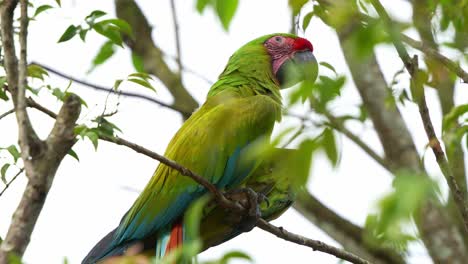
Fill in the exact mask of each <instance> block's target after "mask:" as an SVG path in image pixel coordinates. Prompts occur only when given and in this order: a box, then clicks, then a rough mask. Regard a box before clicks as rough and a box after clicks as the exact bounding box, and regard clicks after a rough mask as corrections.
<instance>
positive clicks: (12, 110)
mask: <svg viewBox="0 0 468 264" xmlns="http://www.w3.org/2000/svg"><path fill="white" fill-rule="evenodd" d="M14 112H15V109H14V108H13V109H10V110H8V111H6V112H5V113H3V114H1V115H0V120H2V119H3V118H4V117H6V116H8V115H10V114H13V113H14Z"/></svg>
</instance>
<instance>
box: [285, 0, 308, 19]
mask: <svg viewBox="0 0 468 264" xmlns="http://www.w3.org/2000/svg"><path fill="white" fill-rule="evenodd" d="M307 2H308V0H289V7H291V9H292V11H293V16H296V15H297V14H299V12H300V11H301V9H302V7H303V6H304V5H305V4H306V3H307Z"/></svg>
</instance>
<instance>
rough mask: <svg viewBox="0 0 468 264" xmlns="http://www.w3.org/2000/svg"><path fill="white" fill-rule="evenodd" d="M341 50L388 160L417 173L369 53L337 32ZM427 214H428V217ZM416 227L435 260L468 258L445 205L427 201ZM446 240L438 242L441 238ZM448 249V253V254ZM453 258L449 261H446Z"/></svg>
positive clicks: (395, 111) (401, 126) (399, 121)
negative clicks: (357, 52) (355, 47)
mask: <svg viewBox="0 0 468 264" xmlns="http://www.w3.org/2000/svg"><path fill="white" fill-rule="evenodd" d="M338 36H339V39H340V43H341V47H342V49H343V54H344V56H345V59H346V62H347V64H348V66H349V69H350V71H351V75H352V76H353V80H354V83H355V84H356V87H357V88H358V91H359V93H360V95H361V97H362V100H363V102H364V105H365V106H366V108H367V110H368V112H369V116H370V118H371V120H372V122H373V123H374V127H375V130H376V132H377V134H378V136H379V138H380V141H381V143H382V146H383V148H384V152H385V155H386V158H387V160H388V161H389V162H390V164H391V166H392V168H394V169H395V170H409V171H413V172H415V173H417V174H420V173H421V172H422V171H423V169H422V167H421V163H420V160H419V154H418V153H417V151H416V148H415V146H414V143H413V139H412V138H411V134H410V133H409V131H408V128H407V126H406V124H405V122H404V120H403V118H402V116H401V113H400V112H399V110H398V108H397V107H396V106H392V107H389V106H388V104H386V98H387V96H388V95H390V94H391V91H390V89H389V88H388V86H387V84H386V82H385V79H384V78H383V74H382V72H381V70H380V67H379V65H378V63H377V60H376V58H375V54H374V53H372V54H371V55H370V56H368V57H365V58H363V57H361V58H360V57H357V56H355V55H354V54H355V51H354V50H353V47H352V45H350V43H349V42H348V39H347V38H346V35H344V34H340V32H338ZM429 216H430V217H429ZM419 219H420V221H419V222H418V228H419V231H420V233H421V237H422V239H423V241H424V243H425V245H426V247H427V249H428V251H429V253H430V255H431V257H432V258H433V260H434V262H436V263H457V262H456V261H457V260H458V261H460V262H459V263H462V262H461V259H466V258H468V254H467V252H466V251H465V250H462V249H464V248H465V246H464V243H463V240H462V239H461V234H460V233H459V232H458V231H457V230H456V228H454V223H453V221H452V220H451V219H449V218H448V217H447V215H446V212H445V210H444V208H443V207H442V206H441V205H440V204H438V203H436V202H433V201H427V202H426V203H425V205H424V206H423V209H422V210H421V212H420V217H419ZM442 238H444V239H443V241H444V242H445V243H444V244H441V240H442ZM448 253H451V254H448ZM451 260H453V261H455V262H449V261H451Z"/></svg>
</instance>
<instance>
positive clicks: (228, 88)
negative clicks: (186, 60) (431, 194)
mask: <svg viewBox="0 0 468 264" xmlns="http://www.w3.org/2000/svg"><path fill="white" fill-rule="evenodd" d="M278 35H281V36H285V37H290V38H296V36H294V35H289V34H272V35H267V36H263V37H261V38H258V39H255V40H253V41H251V42H249V43H247V44H246V45H244V46H243V47H242V48H240V49H239V50H238V51H236V52H235V53H234V54H233V55H232V56H231V58H230V59H229V62H228V64H227V66H226V68H225V69H224V71H223V73H222V74H221V75H220V76H219V80H218V81H217V82H216V83H215V84H214V85H213V86H212V87H211V89H210V91H209V93H208V97H207V100H206V102H205V103H204V104H203V105H202V106H201V108H200V109H199V110H198V111H196V112H195V113H194V114H193V115H192V116H191V117H190V118H189V119H188V120H187V121H186V122H185V123H184V124H183V125H182V127H181V128H180V129H179V131H178V132H177V133H176V135H175V136H174V137H173V139H172V140H171V142H170V143H169V145H168V147H167V150H166V152H165V156H166V157H168V158H169V159H172V160H174V161H176V162H177V163H179V164H181V165H183V166H184V167H186V168H188V169H190V170H192V171H193V172H195V173H197V174H199V175H201V176H202V177H204V178H205V179H207V180H208V181H210V182H211V183H213V184H215V185H216V186H217V187H218V188H221V189H231V188H235V187H238V186H239V184H240V183H241V182H243V181H245V179H247V178H248V177H249V175H251V174H252V172H253V171H254V170H255V168H257V167H258V165H259V164H260V162H261V160H259V159H252V156H251V155H246V154H247V153H249V150H251V147H252V146H253V145H255V144H256V142H258V141H260V140H264V139H265V138H269V137H270V135H271V132H272V129H273V126H274V123H275V121H278V120H280V119H281V95H280V92H279V90H280V86H279V83H278V80H277V79H276V77H275V76H274V74H273V73H272V68H271V67H272V66H271V57H270V55H269V54H268V53H267V50H266V49H265V46H264V45H263V43H264V42H265V41H266V40H267V39H269V38H271V37H273V36H278ZM283 176H284V175H283ZM268 177H269V176H258V175H257V176H256V178H255V181H253V182H250V186H251V187H253V188H254V189H256V190H258V191H268V192H267V194H275V199H274V201H273V207H271V208H266V207H265V205H263V207H262V212H263V213H265V214H266V215H269V216H270V217H275V216H276V214H278V213H281V212H282V211H283V210H285V208H287V207H288V206H289V205H290V197H289V189H288V187H289V184H288V183H287V182H284V180H287V178H286V177H282V178H281V179H282V180H278V179H280V178H278V179H276V178H274V177H272V178H268ZM275 177H276V176H275ZM246 181H247V182H248V180H246ZM260 187H261V188H260ZM265 188H266V189H265ZM204 193H206V190H205V189H204V188H203V187H201V186H200V185H198V184H197V183H196V182H194V181H193V180H192V179H190V178H188V177H185V176H182V175H180V173H179V172H178V171H176V170H174V169H172V168H170V167H167V166H166V165H163V164H160V165H159V166H158V168H157V169H156V172H155V173H154V175H153V177H152V178H151V180H150V181H149V183H148V184H147V186H146V187H145V189H144V190H143V192H142V193H141V194H140V196H139V197H138V198H137V200H136V201H135V202H134V204H133V205H132V207H131V208H130V210H129V211H128V212H127V213H126V214H125V216H124V217H123V218H122V220H121V222H120V224H119V226H118V227H117V228H116V230H114V231H113V232H111V233H110V234H109V235H108V236H106V237H105V238H103V239H102V240H101V241H100V242H99V243H98V244H97V245H96V246H95V248H93V250H92V251H91V252H90V253H89V254H88V256H87V257H86V258H85V260H84V261H83V263H94V262H96V261H98V260H100V259H104V258H106V257H109V256H113V255H120V254H122V253H123V252H124V251H125V249H126V248H128V246H130V245H131V244H133V243H135V242H136V241H144V240H147V239H148V238H152V239H153V240H154V239H155V238H156V240H157V241H158V242H157V243H160V240H161V241H162V239H161V238H162V237H163V236H165V235H167V231H168V230H170V227H171V225H173V224H174V223H175V222H177V221H180V220H181V219H182V218H183V215H184V211H185V210H186V208H187V207H188V205H189V204H190V203H191V202H193V201H194V200H195V199H197V198H198V197H200V196H201V195H203V194H204ZM276 198H277V199H276ZM272 200H273V199H272ZM282 200H284V201H285V202H284V203H282ZM277 202H278V203H277ZM274 206H276V207H274ZM219 211H220V210H218V211H216V210H215V211H214V213H213V214H211V216H210V215H209V214H208V216H207V218H206V219H205V220H206V221H205V220H203V221H205V224H206V223H210V221H214V222H219V225H218V227H219V228H218V229H217V226H213V227H212V233H211V235H212V236H211V238H212V239H211V241H212V242H210V243H207V246H211V245H214V244H217V243H220V242H222V241H223V240H226V239H229V238H230V237H232V236H235V235H237V234H238V233H235V232H234V230H233V229H232V228H231V229H229V228H227V229H226V228H225V227H226V226H225V225H223V224H222V219H217V217H218V216H216V215H217V214H219ZM219 217H221V218H222V217H223V216H219ZM210 219H211V220H210ZM203 221H202V222H203ZM220 221H221V222H220ZM202 226H203V223H202ZM154 243H156V242H154ZM145 245H146V244H145ZM155 246H156V247H158V246H159V247H160V246H161V245H155ZM153 252H154V251H153Z"/></svg>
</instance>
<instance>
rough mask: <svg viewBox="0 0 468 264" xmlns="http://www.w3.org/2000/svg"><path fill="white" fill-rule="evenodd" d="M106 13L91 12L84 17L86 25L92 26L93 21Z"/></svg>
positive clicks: (99, 11)
mask: <svg viewBox="0 0 468 264" xmlns="http://www.w3.org/2000/svg"><path fill="white" fill-rule="evenodd" d="M106 14H107V13H106V12H104V11H101V10H94V11H93V12H91V13H90V14H89V15H88V16H86V17H85V21H86V23H88V25H89V26H91V27H92V26H93V25H94V21H95V20H96V19H98V18H100V17H102V16H105V15H106Z"/></svg>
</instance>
